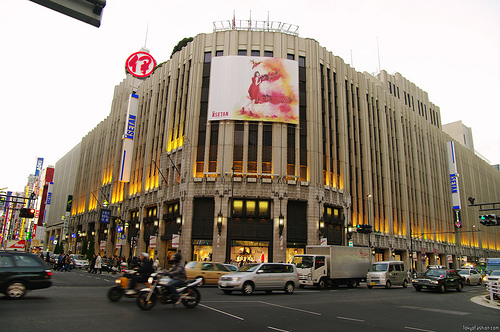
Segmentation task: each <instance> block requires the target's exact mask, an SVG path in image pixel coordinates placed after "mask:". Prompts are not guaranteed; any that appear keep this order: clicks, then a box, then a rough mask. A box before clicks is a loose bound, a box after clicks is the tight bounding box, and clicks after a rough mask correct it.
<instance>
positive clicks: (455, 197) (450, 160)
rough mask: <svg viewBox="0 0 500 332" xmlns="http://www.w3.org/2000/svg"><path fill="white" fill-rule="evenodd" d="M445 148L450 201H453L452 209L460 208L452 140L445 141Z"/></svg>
mask: <svg viewBox="0 0 500 332" xmlns="http://www.w3.org/2000/svg"><path fill="white" fill-rule="evenodd" d="M446 150H447V152H448V169H449V171H450V185H451V201H452V203H453V210H460V209H461V204H460V191H459V188H458V172H457V159H456V155H455V144H454V143H453V141H450V142H447V143H446Z"/></svg>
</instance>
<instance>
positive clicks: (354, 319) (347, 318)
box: [337, 316, 365, 323]
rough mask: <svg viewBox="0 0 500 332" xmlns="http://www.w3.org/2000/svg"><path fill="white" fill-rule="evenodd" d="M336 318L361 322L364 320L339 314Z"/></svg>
mask: <svg viewBox="0 0 500 332" xmlns="http://www.w3.org/2000/svg"><path fill="white" fill-rule="evenodd" d="M337 318H338V319H344V320H351V321H354V322H362V323H364V322H365V320H364V319H356V318H349V317H341V316H337Z"/></svg>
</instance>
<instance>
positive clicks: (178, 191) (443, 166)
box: [68, 24, 500, 268]
mask: <svg viewBox="0 0 500 332" xmlns="http://www.w3.org/2000/svg"><path fill="white" fill-rule="evenodd" d="M214 26H215V25H214ZM252 26H253V27H258V26H264V25H259V24H254V25H252ZM220 30H221V31H214V33H209V34H199V35H197V36H196V37H194V39H193V41H192V42H190V43H188V44H187V45H186V47H184V48H182V50H181V51H179V52H177V53H175V54H173V56H172V58H171V59H170V60H169V61H167V62H165V63H163V64H160V65H159V66H158V68H157V69H156V70H155V72H154V74H153V75H151V76H150V77H148V78H147V79H144V80H140V81H139V80H138V79H136V78H134V77H132V76H131V75H129V74H128V75H127V77H126V79H125V80H123V82H121V83H120V84H119V85H118V86H116V88H115V93H114V99H113V103H112V107H111V112H110V114H109V116H108V117H107V118H106V119H105V120H104V121H102V122H101V123H100V124H98V125H97V126H96V128H94V130H92V131H91V132H90V133H89V134H88V135H87V136H86V137H84V138H83V139H82V142H81V144H80V149H79V153H80V155H79V158H78V166H77V169H76V176H75V178H74V181H75V183H74V192H73V205H72V210H71V217H70V224H69V230H68V234H72V233H74V232H78V231H81V232H83V233H84V234H85V236H86V237H87V238H88V237H90V236H95V243H96V247H95V250H96V251H100V252H101V253H102V254H105V255H107V256H109V255H112V254H123V255H127V256H128V255H134V254H136V253H138V252H142V251H148V252H150V254H152V255H153V256H155V257H156V256H158V257H159V258H160V261H161V263H162V265H165V262H166V261H167V260H168V257H169V256H170V255H171V254H172V253H174V252H175V251H177V250H179V251H180V252H181V253H182V254H183V256H184V259H186V260H191V259H193V260H204V259H207V260H215V261H226V260H233V261H240V260H244V261H262V260H264V261H288V260H289V259H290V258H291V257H292V256H293V255H294V254H296V253H302V252H304V249H305V246H306V245H312V244H319V243H320V242H322V243H325V244H338V245H349V243H352V244H353V245H359V246H370V247H372V248H373V252H374V259H375V260H388V259H401V260H405V261H407V263H408V264H409V263H410V262H409V259H410V253H412V252H413V253H414V254H412V255H411V256H413V257H415V262H414V263H413V264H414V266H416V267H417V268H420V267H421V266H425V265H427V264H446V263H450V264H454V265H457V264H459V263H458V260H459V259H464V260H477V259H478V258H480V257H486V256H489V257H491V256H498V255H499V253H500V251H499V250H500V247H499V246H500V234H499V231H498V230H497V229H498V227H485V226H482V225H480V224H479V219H478V215H479V212H478V209H477V207H471V208H468V207H466V204H465V202H467V198H468V197H469V196H473V197H475V198H476V200H477V201H478V202H494V201H496V200H498V193H499V190H498V189H499V188H498V186H500V173H499V172H498V171H497V170H495V169H494V168H493V167H491V166H490V165H488V164H486V163H485V162H484V161H483V160H481V159H480V158H478V157H477V156H476V155H474V153H473V152H472V151H470V150H468V149H467V148H465V147H463V146H461V145H458V144H457V145H456V157H457V167H458V172H459V173H460V178H459V183H460V195H461V196H460V198H461V202H463V203H462V228H461V229H456V228H455V226H454V222H453V210H452V202H451V190H450V175H449V171H448V164H447V152H446V143H447V142H448V141H451V140H452V138H451V137H450V136H448V135H447V134H446V133H444V132H443V131H442V126H441V116H440V110H439V107H437V106H436V105H434V104H433V103H432V102H430V100H429V97H428V95H427V93H426V92H425V91H423V90H421V89H419V88H418V87H417V86H415V84H413V83H412V82H410V81H408V80H407V79H405V78H404V77H403V76H402V75H400V74H399V73H395V74H393V75H390V74H388V73H387V72H385V71H381V72H380V73H379V74H378V75H377V76H376V77H375V76H372V75H370V74H368V73H366V72H365V73H360V72H357V71H355V70H354V69H353V68H351V67H350V66H349V65H347V64H345V63H344V61H343V60H342V59H341V58H339V57H336V56H334V55H333V54H332V53H331V52H329V51H328V50H326V49H325V48H323V47H321V45H319V43H318V42H316V41H315V40H313V39H304V38H300V37H298V36H297V35H296V34H295V33H294V32H293V31H292V30H288V31H279V30H276V31H266V30H267V29H265V28H263V29H257V28H252V29H250V28H249V29H246V30H238V29H233V28H230V29H224V28H222V29H220ZM219 57H221V58H223V59H222V60H218V59H217V58H219ZM237 57H241V59H243V60H244V63H246V65H250V64H251V68H250V69H246V70H247V71H249V70H254V71H259V73H258V74H257V73H254V71H252V72H251V74H252V75H253V76H248V77H247V78H248V79H247V80H246V81H245V83H242V84H243V86H245V88H244V89H245V91H244V92H245V96H244V98H242V101H243V102H244V103H245V106H244V107H241V108H239V107H238V108H237V109H231V110H229V112H228V110H227V109H213V108H211V107H213V105H214V101H216V100H217V101H220V100H222V101H224V100H226V99H231V100H232V98H234V93H233V90H232V89H233V88H234V89H237V88H240V90H241V87H240V86H239V85H240V82H238V81H234V78H235V77H246V76H245V75H246V74H242V73H241V72H240V69H241V68H242V66H241V65H240V66H236V67H234V68H233V67H231V66H232V65H233V63H235V62H234V61H236V62H237V63H239V62H238V61H239V60H238V58H237ZM272 59H281V60H272ZM285 60H287V61H290V62H287V61H285ZM270 61H271V62H272V63H280V64H282V67H279V66H278V67H276V68H273V69H272V70H270V66H271V65H270V64H269V63H271V62H270ZM289 63H291V64H290V67H288V66H289ZM254 66H255V67H254ZM266 66H267V67H266ZM293 66H295V69H293V68H294V67H293ZM213 67H215V68H216V69H217V70H214V69H213ZM228 68H233V69H234V70H233V69H231V70H230V69H228ZM294 70H296V72H295V71H294ZM263 75H267V76H266V77H260V76H263ZM290 77H295V78H294V79H296V82H295V83H293V82H292V83H291V84H290V85H286V84H285V80H286V79H288V78H290ZM265 80H269V81H272V80H277V82H281V83H282V84H281V85H280V86H281V88H280V89H282V90H280V91H282V94H281V95H278V96H276V95H273V94H272V93H271V92H262V91H263V89H264V86H263V85H262V86H261V87H259V89H257V88H256V87H255V86H256V85H258V84H256V83H255V82H260V83H262V82H264V81H265ZM227 81H230V82H234V84H233V85H231V84H229V85H228V84H227ZM139 83H141V84H139ZM244 84H246V85H244ZM283 86H286V87H290V89H289V90H290V91H288V90H287V89H288V88H283ZM247 88H248V93H247V90H246V89H247ZM294 89H295V90H294ZM255 91H259V93H258V94H259V95H260V96H261V97H260V98H261V99H259V98H257V97H254V96H255V95H256V94H257V92H255ZM283 91H284V92H283ZM132 93H134V94H136V95H137V96H138V114H137V118H136V119H135V120H134V122H133V130H134V133H135V134H134V137H133V142H134V143H133V160H132V165H131V171H130V181H128V182H120V181H119V175H120V174H121V171H122V170H121V169H120V165H121V157H122V144H123V135H124V128H129V127H127V126H130V125H131V124H130V123H129V120H128V119H127V108H128V106H129V98H130V95H131V94H132ZM289 93H290V94H289ZM295 96H297V98H296V97H295ZM287 103H289V104H290V106H291V109H292V111H291V113H290V112H289V109H285V108H280V110H279V112H278V113H272V114H267V115H263V114H264V113H265V112H266V111H268V108H266V110H265V111H263V112H264V113H258V110H261V108H260V107H261V106H266V105H267V106H269V107H271V104H273V105H275V104H280V105H281V106H282V107H284V105H283V104H287ZM281 106H280V107H281ZM269 109H272V107H271V108H269ZM293 110H296V113H293V112H294V111H293ZM226 113H228V114H229V113H230V114H229V115H228V114H226ZM273 117H274V118H273ZM129 129H130V128H129ZM69 181H71V179H70V180H69ZM108 209H109V210H110V213H111V218H110V219H109V220H107V219H106V218H102V211H103V210H108ZM102 221H104V222H102ZM360 224H369V225H372V227H373V232H372V233H370V234H360V233H357V232H352V229H351V228H352V227H356V226H357V225H360ZM478 230H480V232H479V231H478ZM92 234H94V235H92ZM179 235H180V237H179ZM123 238H125V239H124V240H122V239H123ZM177 241H179V244H178V245H177Z"/></svg>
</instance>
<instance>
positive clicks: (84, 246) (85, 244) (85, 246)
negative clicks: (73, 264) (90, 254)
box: [80, 239, 89, 255]
mask: <svg viewBox="0 0 500 332" xmlns="http://www.w3.org/2000/svg"><path fill="white" fill-rule="evenodd" d="M88 246H89V242H88V241H87V239H84V240H83V241H82V250H81V252H80V254H81V255H86V254H87V251H88Z"/></svg>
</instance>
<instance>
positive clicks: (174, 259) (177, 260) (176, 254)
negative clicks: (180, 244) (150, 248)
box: [172, 252, 182, 262]
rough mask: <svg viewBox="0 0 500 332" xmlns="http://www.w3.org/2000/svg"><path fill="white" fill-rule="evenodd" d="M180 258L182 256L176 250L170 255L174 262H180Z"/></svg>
mask: <svg viewBox="0 0 500 332" xmlns="http://www.w3.org/2000/svg"><path fill="white" fill-rule="evenodd" d="M181 259H182V256H181V254H179V253H178V252H176V253H175V254H174V255H173V256H172V261H174V262H180V261H181Z"/></svg>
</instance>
